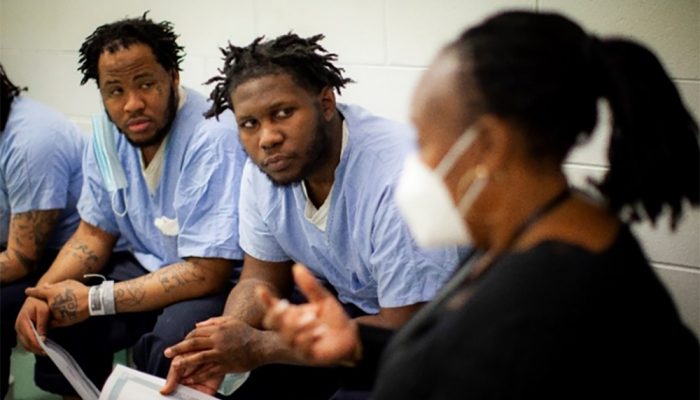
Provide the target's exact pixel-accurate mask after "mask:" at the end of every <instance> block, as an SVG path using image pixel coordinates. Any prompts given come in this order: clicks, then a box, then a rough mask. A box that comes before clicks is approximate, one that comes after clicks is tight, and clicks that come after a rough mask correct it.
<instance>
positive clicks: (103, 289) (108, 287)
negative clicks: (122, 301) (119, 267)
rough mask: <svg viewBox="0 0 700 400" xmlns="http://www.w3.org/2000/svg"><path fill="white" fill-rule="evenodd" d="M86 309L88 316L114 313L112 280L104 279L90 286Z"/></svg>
mask: <svg viewBox="0 0 700 400" xmlns="http://www.w3.org/2000/svg"><path fill="white" fill-rule="evenodd" d="M88 310H89V312H90V316H96V315H111V314H115V313H116V309H115V307H114V281H104V282H102V284H101V285H96V286H91V287H90V290H89V291H88Z"/></svg>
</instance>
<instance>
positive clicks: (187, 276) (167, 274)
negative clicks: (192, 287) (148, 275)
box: [158, 262, 204, 293]
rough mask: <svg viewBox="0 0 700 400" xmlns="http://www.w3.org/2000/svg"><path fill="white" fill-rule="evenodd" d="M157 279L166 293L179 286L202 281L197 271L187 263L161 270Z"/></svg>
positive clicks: (202, 277)
mask: <svg viewBox="0 0 700 400" xmlns="http://www.w3.org/2000/svg"><path fill="white" fill-rule="evenodd" d="M158 278H159V279H160V283H161V285H163V289H165V292H166V293H168V292H169V291H171V290H173V289H175V288H177V287H179V286H185V285H187V284H189V283H192V282H201V281H203V280H204V276H203V275H202V274H201V273H200V271H198V270H197V267H196V266H195V265H193V264H191V263H188V262H182V263H179V264H174V265H171V266H170V267H168V268H166V269H163V270H161V271H160V274H158Z"/></svg>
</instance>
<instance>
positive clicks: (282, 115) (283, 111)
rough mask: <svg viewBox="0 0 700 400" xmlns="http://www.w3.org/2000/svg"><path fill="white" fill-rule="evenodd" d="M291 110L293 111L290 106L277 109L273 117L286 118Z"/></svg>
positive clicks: (290, 113)
mask: <svg viewBox="0 0 700 400" xmlns="http://www.w3.org/2000/svg"><path fill="white" fill-rule="evenodd" d="M292 112H293V111H292V109H291V108H284V109H281V110H278V111H277V112H276V113H275V117H276V118H288V117H290V116H291V115H292Z"/></svg>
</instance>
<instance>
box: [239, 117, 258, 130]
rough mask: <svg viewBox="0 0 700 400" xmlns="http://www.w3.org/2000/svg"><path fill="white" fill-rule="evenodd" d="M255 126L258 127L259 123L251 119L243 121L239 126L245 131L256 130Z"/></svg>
mask: <svg viewBox="0 0 700 400" xmlns="http://www.w3.org/2000/svg"><path fill="white" fill-rule="evenodd" d="M255 125H257V123H256V122H255V121H253V120H251V119H249V120H247V121H243V122H242V123H241V124H239V126H240V127H241V128H243V129H253V128H255Z"/></svg>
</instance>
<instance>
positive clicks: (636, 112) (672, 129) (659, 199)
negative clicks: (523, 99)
mask: <svg viewBox="0 0 700 400" xmlns="http://www.w3.org/2000/svg"><path fill="white" fill-rule="evenodd" d="M595 47H596V48H597V49H596V52H597V53H598V54H597V56H598V57H599V62H600V64H599V68H597V69H598V72H599V77H598V78H599V79H600V86H599V87H600V91H601V92H602V93H601V95H602V96H603V97H605V98H606V99H607V100H608V102H609V104H610V108H611V111H612V121H613V123H612V133H611V137H610V147H609V149H608V158H609V161H610V170H609V171H608V173H607V175H606V176H605V178H604V179H603V181H602V182H601V183H600V184H599V186H598V187H599V189H600V191H601V193H602V194H603V195H604V196H605V197H606V198H607V199H608V200H609V204H610V208H611V209H612V210H613V211H614V212H616V213H620V212H622V215H626V216H628V219H629V221H637V220H640V219H642V218H643V217H644V216H646V217H648V218H649V219H650V220H651V221H652V222H654V223H655V222H656V220H657V217H658V216H659V215H660V214H661V212H662V211H664V206H668V207H669V208H670V212H671V227H672V228H675V226H676V224H677V222H678V219H679V218H680V216H681V213H682V210H683V202H684V199H687V200H688V201H690V203H691V204H693V205H697V204H698V202H699V200H700V199H699V197H700V158H699V155H698V153H699V152H700V145H699V144H698V125H697V123H696V122H695V121H694V120H693V118H692V117H691V115H690V114H689V112H688V110H687V109H686V108H685V106H684V105H683V102H682V100H681V98H680V96H679V94H678V90H677V89H676V87H675V85H674V84H673V82H672V81H671V79H670V78H669V76H668V74H666V71H665V70H664V68H663V67H662V66H661V64H660V63H659V60H658V59H657V58H656V57H655V56H654V54H652V53H651V52H650V51H649V50H647V49H646V48H644V47H643V46H640V45H638V44H636V43H633V42H631V41H627V40H622V39H613V40H603V41H596V46H595Z"/></svg>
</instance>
